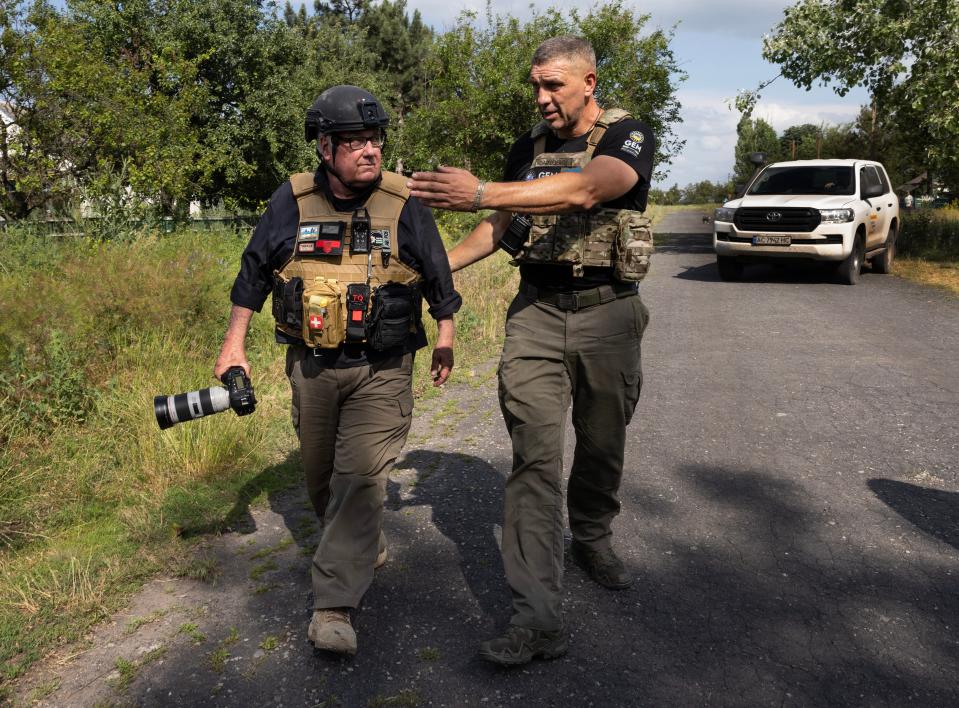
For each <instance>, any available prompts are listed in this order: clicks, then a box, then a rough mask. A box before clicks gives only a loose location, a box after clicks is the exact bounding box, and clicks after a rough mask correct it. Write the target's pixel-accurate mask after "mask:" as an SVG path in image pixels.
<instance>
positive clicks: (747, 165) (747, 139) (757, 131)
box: [733, 118, 781, 183]
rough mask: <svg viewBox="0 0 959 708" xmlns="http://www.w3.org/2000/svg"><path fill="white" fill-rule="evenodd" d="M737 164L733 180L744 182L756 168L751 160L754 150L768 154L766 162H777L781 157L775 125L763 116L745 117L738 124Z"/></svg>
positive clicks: (734, 168)
mask: <svg viewBox="0 0 959 708" xmlns="http://www.w3.org/2000/svg"><path fill="white" fill-rule="evenodd" d="M736 135H737V136H738V139H737V140H736V150H735V155H736V164H735V165H734V167H733V180H734V181H735V182H737V183H744V182H747V181H748V180H749V178H750V177H751V176H752V174H753V172H755V170H756V165H754V164H753V163H752V162H750V160H749V156H750V155H751V154H752V153H754V152H762V153H765V155H766V162H775V161H777V160H779V159H781V154H780V143H779V137H778V136H777V135H776V131H775V130H773V127H772V126H771V125H770V124H769V123H767V122H766V121H764V120H763V119H762V118H756V119H750V118H743V119H741V120H740V121H739V124H738V125H737V126H736Z"/></svg>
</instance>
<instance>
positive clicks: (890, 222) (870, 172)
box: [713, 160, 899, 285]
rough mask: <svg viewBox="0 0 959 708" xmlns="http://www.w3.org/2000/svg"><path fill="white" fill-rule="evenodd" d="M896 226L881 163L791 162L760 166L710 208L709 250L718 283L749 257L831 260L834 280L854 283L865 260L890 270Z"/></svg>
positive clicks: (895, 206) (895, 204)
mask: <svg viewBox="0 0 959 708" xmlns="http://www.w3.org/2000/svg"><path fill="white" fill-rule="evenodd" d="M898 230H899V200H898V199H897V198H896V195H895V194H894V193H893V191H892V187H891V186H890V185H889V177H888V176H887V175H886V170H885V168H883V166H882V165H881V164H879V163H878V162H871V161H868V160H796V161H794V162H776V163H773V164H770V165H766V166H765V167H764V168H763V169H762V170H761V171H760V172H759V173H758V174H757V175H756V176H755V177H753V179H752V180H751V181H750V183H749V186H748V187H747V188H746V192H745V194H744V195H743V196H742V197H741V198H739V199H734V200H732V201H730V202H726V203H725V204H724V205H723V206H722V207H720V208H719V209H717V210H716V213H715V215H714V218H713V248H714V249H715V251H716V264H717V265H718V267H719V276H720V277H721V278H722V279H723V280H737V279H738V278H740V277H741V276H742V273H743V266H744V265H745V264H746V263H749V262H757V261H768V260H770V259H779V258H810V259H814V260H819V261H836V272H837V274H838V276H839V278H840V280H842V281H843V282H844V283H848V284H849V285H854V284H855V283H857V282H858V281H859V272H860V270H861V269H862V264H863V261H865V260H871V261H872V268H873V270H874V271H877V272H879V273H888V272H889V269H890V267H891V266H892V259H893V257H894V256H895V251H896V234H897V233H898Z"/></svg>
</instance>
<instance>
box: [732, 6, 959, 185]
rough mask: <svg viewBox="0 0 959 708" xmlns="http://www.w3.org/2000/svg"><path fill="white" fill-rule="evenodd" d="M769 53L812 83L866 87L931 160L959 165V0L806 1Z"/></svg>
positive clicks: (944, 168) (946, 167) (791, 74)
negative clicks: (958, 80)
mask: <svg viewBox="0 0 959 708" xmlns="http://www.w3.org/2000/svg"><path fill="white" fill-rule="evenodd" d="M763 56H764V57H765V58H766V59H767V60H768V61H771V62H773V63H775V64H778V65H779V66H780V68H781V71H782V75H783V76H785V77H786V78H787V79H790V80H791V81H793V82H794V83H795V84H797V85H798V86H801V87H803V88H806V89H809V88H811V87H812V85H813V84H815V83H817V82H819V83H821V84H823V85H832V86H833V87H834V89H835V91H836V92H837V93H838V94H840V95H844V94H845V93H846V92H848V91H849V89H851V88H852V87H854V86H859V85H862V86H865V87H866V88H867V89H868V90H869V92H870V93H871V95H872V96H873V98H874V101H875V107H876V109H877V110H878V112H879V113H880V114H882V115H883V116H884V117H888V118H890V119H891V121H892V122H893V123H894V124H895V125H896V126H897V127H898V128H899V129H900V131H901V132H902V133H903V134H904V135H906V136H908V139H909V140H910V141H911V142H913V143H915V144H916V145H917V147H918V148H919V151H920V152H921V153H922V154H923V157H924V158H925V160H926V161H927V163H928V164H929V165H930V166H932V167H934V168H935V169H937V170H939V171H940V172H941V173H943V174H948V175H951V174H955V173H957V172H959V151H957V150H956V149H955V146H956V145H957V144H959V82H957V81H956V77H957V76H959V3H957V2H955V0H911V1H910V2H902V1H901V0H857V1H856V2H848V1H846V0H802V1H801V2H799V3H798V4H796V5H795V6H793V7H791V8H788V9H787V10H786V15H785V18H784V19H783V21H782V22H781V23H780V24H779V25H778V26H777V27H776V28H775V30H774V32H773V34H772V35H771V36H769V37H767V38H766V40H765V44H764V49H763ZM741 105H743V104H742V103H741ZM746 105H748V102H747V104H746Z"/></svg>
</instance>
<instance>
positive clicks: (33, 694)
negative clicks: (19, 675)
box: [0, 678, 60, 704]
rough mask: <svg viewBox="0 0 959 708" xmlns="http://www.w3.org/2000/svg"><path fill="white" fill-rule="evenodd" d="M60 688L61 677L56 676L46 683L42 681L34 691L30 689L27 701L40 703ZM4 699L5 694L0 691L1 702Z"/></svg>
mask: <svg viewBox="0 0 959 708" xmlns="http://www.w3.org/2000/svg"><path fill="white" fill-rule="evenodd" d="M58 688H60V679H59V678H55V679H53V680H52V681H47V682H46V683H42V684H40V685H39V686H37V687H35V688H34V689H33V690H32V691H30V695H29V696H28V697H27V701H28V702H29V703H31V704H34V703H39V702H40V701H42V700H43V699H44V698H46V697H47V696H49V695H50V694H51V693H53V692H54V691H56V690H57V689H58ZM3 699H4V696H3V694H2V693H0V703H2V702H3Z"/></svg>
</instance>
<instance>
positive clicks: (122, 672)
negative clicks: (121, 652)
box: [110, 656, 137, 691]
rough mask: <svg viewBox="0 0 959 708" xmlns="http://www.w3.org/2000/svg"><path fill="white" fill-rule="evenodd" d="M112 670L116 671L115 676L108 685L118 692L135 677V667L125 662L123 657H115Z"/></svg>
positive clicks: (131, 663)
mask: <svg viewBox="0 0 959 708" xmlns="http://www.w3.org/2000/svg"><path fill="white" fill-rule="evenodd" d="M114 668H115V669H116V670H117V674H118V675H117V676H116V677H114V678H113V679H111V681H110V685H111V686H113V687H114V688H115V689H117V690H118V691H122V690H123V689H125V688H126V687H127V686H129V685H130V684H131V683H133V679H134V678H136V675H137V665H136V664H135V663H134V662H132V661H127V660H126V659H124V658H123V657H119V656H118V657H117V660H116V663H114Z"/></svg>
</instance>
